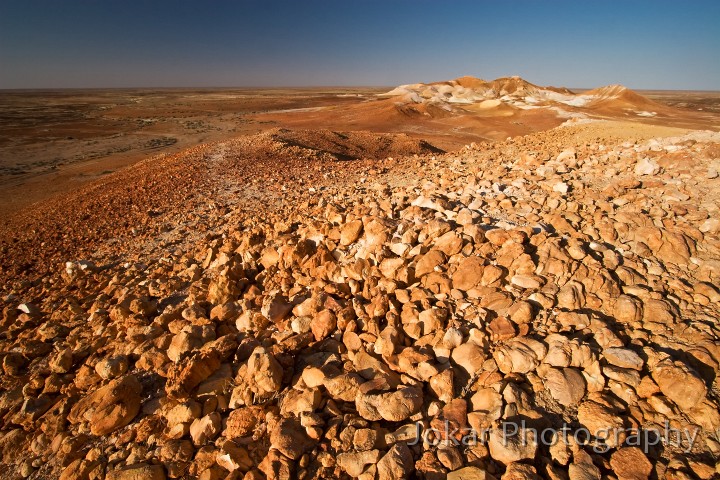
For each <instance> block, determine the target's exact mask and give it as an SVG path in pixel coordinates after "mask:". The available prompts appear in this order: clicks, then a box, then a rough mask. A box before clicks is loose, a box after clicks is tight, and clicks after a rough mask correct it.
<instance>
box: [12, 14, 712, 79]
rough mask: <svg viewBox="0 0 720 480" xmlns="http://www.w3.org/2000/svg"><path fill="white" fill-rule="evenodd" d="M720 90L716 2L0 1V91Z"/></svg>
mask: <svg viewBox="0 0 720 480" xmlns="http://www.w3.org/2000/svg"><path fill="white" fill-rule="evenodd" d="M461 75H474V76H478V77H481V78H485V79H493V78H496V77H500V76H510V75H520V76H522V77H524V78H526V79H527V80H529V81H531V82H534V83H537V84H541V85H556V86H569V87H596V86H600V85H606V84H612V83H621V84H624V85H627V86H629V87H631V88H638V89H641V88H656V89H706V90H720V1H684V2H681V1H672V2H671V1H664V0H654V1H632V0H630V1H618V0H608V1H602V2H600V1H597V2H596V1H589V0H575V1H563V0H556V1H539V0H536V1H520V0H518V1H513V0H508V1H497V0H495V1H480V0H478V1H459V0H458V1H452V0H446V1H440V0H414V1H409V0H408V1H406V0H396V1H392V0H386V1H374V0H355V1H353V0H336V1H330V0H324V1H320V0H305V1H300V0H297V1H272V0H265V1H254V0H247V1H234V2H230V1H224V0H217V1H203V2H201V1H194V2H191V1H183V0H176V1H165V0H156V1H150V0H145V1H138V0H123V1H116V0H103V1H100V0H97V1H90V0H86V1H77V0H63V1H58V0H52V1H50V0H45V1H40V0H21V1H16V0H0V88H44V87H134V86H144V87H161V86H168V87H169V86H305V85H383V86H391V85H397V84H402V83H414V82H427V81H437V80H446V79H450V78H455V77H458V76H461Z"/></svg>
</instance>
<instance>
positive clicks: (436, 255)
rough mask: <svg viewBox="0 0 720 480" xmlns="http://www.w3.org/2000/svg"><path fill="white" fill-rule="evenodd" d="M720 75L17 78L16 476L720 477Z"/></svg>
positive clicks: (12, 272)
mask: <svg viewBox="0 0 720 480" xmlns="http://www.w3.org/2000/svg"><path fill="white" fill-rule="evenodd" d="M719 131H720V93H718V92H680V91H632V90H630V89H627V88H625V87H623V86H620V85H611V86H605V87H600V88H593V89H567V88H564V87H543V86H538V85H534V84H532V83H529V82H527V81H525V80H523V79H522V78H519V77H506V78H499V79H496V80H492V81H486V80H481V79H478V78H474V77H461V78H458V79H455V80H450V81H443V82H436V83H427V84H425V83H418V84H411V85H402V86H397V87H396V86H392V87H387V88H347V87H343V88H303V89H300V88H298V89H204V90H180V89H168V90H86V91H76V90H58V91H42V92H41V91H3V92H0V218H1V220H0V282H1V283H0V285H1V286H0V290H1V292H2V298H0V307H2V319H1V322H2V323H1V329H0V359H1V360H2V372H1V374H0V451H1V453H2V462H1V463H0V476H2V477H3V478H13V479H14V478H18V479H19V478H31V479H45V478H62V479H64V480H70V479H103V478H105V479H113V480H119V479H153V480H155V479H158V480H162V479H165V478H198V479H203V480H213V479H224V478H227V479H248V480H250V479H253V480H254V479H265V478H268V479H293V478H301V479H320V478H328V479H330V478H332V479H335V478H342V479H345V478H361V479H366V480H369V479H379V480H391V479H402V478H420V479H433V480H434V479H446V478H447V479H450V480H459V479H500V478H502V479H504V480H509V479H536V478H550V479H597V480H600V479H615V478H616V479H621V480H622V479H660V478H673V479H687V478H701V479H711V478H717V475H719V474H720V464H718V460H717V459H718V456H720V388H719V387H720V386H719V385H718V373H720V326H719V325H718V318H720V289H719V287H718V285H719V284H720V211H719V210H720V178H719V172H720V133H718V132H719Z"/></svg>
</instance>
